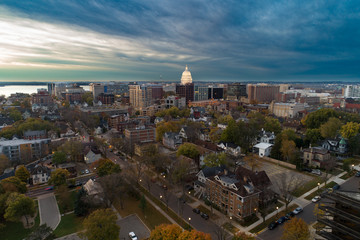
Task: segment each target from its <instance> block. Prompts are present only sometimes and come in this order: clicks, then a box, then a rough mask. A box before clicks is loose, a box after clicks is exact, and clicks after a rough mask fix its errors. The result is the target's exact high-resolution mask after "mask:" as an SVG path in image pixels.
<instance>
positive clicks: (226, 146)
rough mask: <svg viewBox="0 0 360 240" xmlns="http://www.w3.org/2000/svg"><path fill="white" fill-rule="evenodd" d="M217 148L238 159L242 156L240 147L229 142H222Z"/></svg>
mask: <svg viewBox="0 0 360 240" xmlns="http://www.w3.org/2000/svg"><path fill="white" fill-rule="evenodd" d="M217 146H218V147H219V148H221V149H223V150H224V151H225V152H227V153H228V154H230V155H232V156H235V157H238V156H240V154H241V148H240V146H238V145H236V144H234V143H228V142H223V141H221V142H219V143H218V145H217Z"/></svg>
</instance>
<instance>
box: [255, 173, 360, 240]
mask: <svg viewBox="0 0 360 240" xmlns="http://www.w3.org/2000/svg"><path fill="white" fill-rule="evenodd" d="M359 181H360V178H356V177H352V178H350V179H349V180H348V181H346V182H344V183H343V184H341V185H340V186H341V187H340V190H343V191H358V188H359ZM321 201H322V200H320V201H319V202H318V203H321ZM314 207H315V203H310V204H309V205H307V206H306V207H304V211H303V212H302V213H300V214H299V215H298V217H300V218H302V219H303V220H304V221H305V222H306V223H307V224H312V223H314V222H315V221H316V216H315V215H314ZM283 228H284V227H283V226H278V227H277V228H275V229H273V230H268V229H266V230H265V231H263V232H262V233H261V234H259V235H258V236H257V239H261V240H268V239H269V240H277V239H280V238H281V235H282V233H283Z"/></svg>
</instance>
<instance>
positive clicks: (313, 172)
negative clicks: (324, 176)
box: [311, 169, 321, 176]
mask: <svg viewBox="0 0 360 240" xmlns="http://www.w3.org/2000/svg"><path fill="white" fill-rule="evenodd" d="M311 173H312V174H315V175H318V176H320V175H321V171H320V170H319V169H313V170H312V171H311Z"/></svg>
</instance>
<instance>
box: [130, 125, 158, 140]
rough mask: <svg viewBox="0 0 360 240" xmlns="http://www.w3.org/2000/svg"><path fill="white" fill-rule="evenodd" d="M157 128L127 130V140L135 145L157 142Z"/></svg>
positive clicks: (141, 127)
mask: <svg viewBox="0 0 360 240" xmlns="http://www.w3.org/2000/svg"><path fill="white" fill-rule="evenodd" d="M155 130H156V129H155V128H154V127H145V126H140V127H137V128H133V129H125V138H126V139H127V140H128V141H129V142H130V144H134V143H146V142H154V141H155V136H156V135H155Z"/></svg>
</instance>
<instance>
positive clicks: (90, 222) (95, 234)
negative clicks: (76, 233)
mask: <svg viewBox="0 0 360 240" xmlns="http://www.w3.org/2000/svg"><path fill="white" fill-rule="evenodd" d="M116 220H117V216H116V214H115V213H114V211H113V210H112V209H110V208H107V209H98V210H95V211H94V212H92V213H91V214H90V215H89V216H88V217H87V218H85V220H84V223H83V226H84V229H85V232H84V233H82V235H83V236H84V237H86V238H87V239H88V240H114V239H118V238H119V231H120V227H119V226H118V225H117V224H116Z"/></svg>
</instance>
